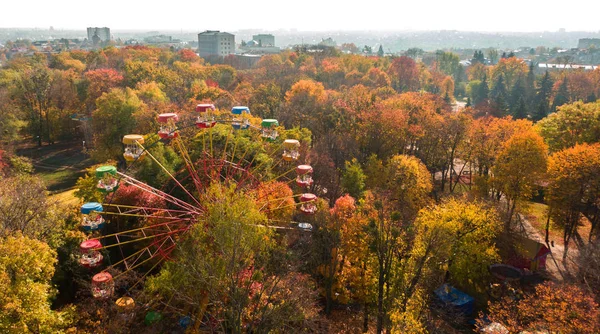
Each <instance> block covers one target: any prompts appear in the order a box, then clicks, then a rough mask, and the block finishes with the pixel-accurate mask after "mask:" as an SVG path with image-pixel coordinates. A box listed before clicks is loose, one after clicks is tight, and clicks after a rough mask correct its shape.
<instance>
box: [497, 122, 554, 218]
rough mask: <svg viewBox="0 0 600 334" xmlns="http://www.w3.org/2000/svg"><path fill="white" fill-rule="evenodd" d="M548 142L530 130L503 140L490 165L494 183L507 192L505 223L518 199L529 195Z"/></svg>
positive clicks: (541, 171)
mask: <svg viewBox="0 0 600 334" xmlns="http://www.w3.org/2000/svg"><path fill="white" fill-rule="evenodd" d="M547 150H548V146H547V145H546V144H545V143H544V140H543V139H542V137H541V136H540V135H538V134H537V133H535V132H533V131H529V132H523V133H516V134H514V135H513V136H512V137H510V139H509V140H508V141H507V142H506V143H505V144H504V147H503V148H502V150H501V151H500V153H499V154H498V157H497V162H496V165H495V167H494V169H493V175H494V178H493V184H494V185H495V186H496V187H497V189H498V190H499V191H501V192H502V193H503V194H504V195H506V212H507V227H509V226H510V223H511V221H512V217H513V214H514V211H515V208H516V206H517V203H518V202H519V201H521V200H526V199H529V198H531V196H532V194H533V188H534V186H535V185H536V184H537V183H538V182H540V181H541V178H542V176H543V175H544V174H545V172H546V164H547Z"/></svg>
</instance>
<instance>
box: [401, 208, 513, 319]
mask: <svg viewBox="0 0 600 334" xmlns="http://www.w3.org/2000/svg"><path fill="white" fill-rule="evenodd" d="M501 230H502V223H501V222H500V220H499V219H498V216H497V214H496V212H495V210H493V209H490V208H487V207H485V205H483V204H482V203H478V202H474V203H469V202H466V201H465V200H458V199H450V200H448V201H446V202H444V203H442V204H439V205H436V206H434V207H429V208H426V209H423V210H421V212H419V215H418V217H417V219H416V221H415V223H414V230H413V232H412V233H413V234H414V241H413V242H412V246H411V248H410V249H409V250H408V256H407V257H406V259H405V260H404V261H403V262H402V264H401V270H400V272H401V273H402V274H403V275H399V276H398V277H397V282H396V284H395V287H396V289H397V291H396V292H395V293H396V295H397V296H398V299H397V301H396V303H395V304H394V307H393V311H392V314H391V318H392V321H393V323H394V329H396V330H401V329H402V328H403V327H405V328H407V327H406V326H414V327H415V328H418V327H419V324H422V323H423V322H424V321H423V319H422V317H423V314H422V312H421V311H420V310H421V309H422V307H425V305H426V302H427V296H428V295H429V294H430V293H431V292H432V291H433V290H434V289H436V288H437V287H439V285H440V284H442V283H451V284H453V285H456V286H459V287H461V288H462V289H466V291H469V292H470V293H471V294H482V293H484V291H485V288H486V282H487V280H488V277H489V272H488V265H490V264H492V263H494V262H495V261H497V260H498V259H499V256H498V253H497V249H496V246H495V242H494V241H495V237H496V236H497V235H498V234H499V233H500V232H501ZM440 264H441V265H440Z"/></svg>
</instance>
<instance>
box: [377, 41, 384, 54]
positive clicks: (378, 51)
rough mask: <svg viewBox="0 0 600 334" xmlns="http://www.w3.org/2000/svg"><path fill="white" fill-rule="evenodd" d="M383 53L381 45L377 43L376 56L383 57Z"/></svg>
mask: <svg viewBox="0 0 600 334" xmlns="http://www.w3.org/2000/svg"><path fill="white" fill-rule="evenodd" d="M383 55H384V53H383V45H381V44H380V45H379V50H377V56H378V57H383Z"/></svg>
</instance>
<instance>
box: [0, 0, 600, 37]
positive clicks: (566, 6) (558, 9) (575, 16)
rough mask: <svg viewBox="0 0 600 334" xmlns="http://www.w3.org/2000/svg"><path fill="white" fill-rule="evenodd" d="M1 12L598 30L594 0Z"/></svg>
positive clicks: (262, 0)
mask: <svg viewBox="0 0 600 334" xmlns="http://www.w3.org/2000/svg"><path fill="white" fill-rule="evenodd" d="M539 3H541V4H539ZM0 12H1V13H2V15H1V16H0V27H2V28H10V27H38V28H46V29H47V28H48V27H50V26H53V27H54V28H55V29H78V30H79V29H81V30H83V29H85V27H90V26H98V27H104V26H107V27H109V28H111V29H113V30H123V29H141V30H150V29H152V30H159V29H160V30H180V29H183V30H191V31H203V30H207V29H211V30H213V29H214V30H231V31H235V30H239V29H265V30H277V29H298V30H301V31H306V30H440V29H456V30H469V31H556V30H558V29H559V28H566V29H567V31H576V30H585V31H594V32H597V31H599V30H600V20H599V19H598V17H599V16H600V1H598V0H570V1H564V0H561V1H557V0H544V1H540V0H500V1H499V0H495V1H489V0H487V1H486V0H429V1H427V0H410V1H406V0H366V1H363V0H346V1H340V0H333V1H331V0H296V1H281V0H244V1H241V0H196V1H182V0H170V1H157V0H154V1H153V0H148V1H138V0H118V1H117V0H96V1H81V0H2V3H1V4H0Z"/></svg>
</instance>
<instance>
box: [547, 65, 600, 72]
mask: <svg viewBox="0 0 600 334" xmlns="http://www.w3.org/2000/svg"><path fill="white" fill-rule="evenodd" d="M538 68H539V69H540V70H542V71H543V70H546V71H548V70H584V71H593V70H595V69H597V68H600V66H596V65H578V64H551V63H539V64H538Z"/></svg>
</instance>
